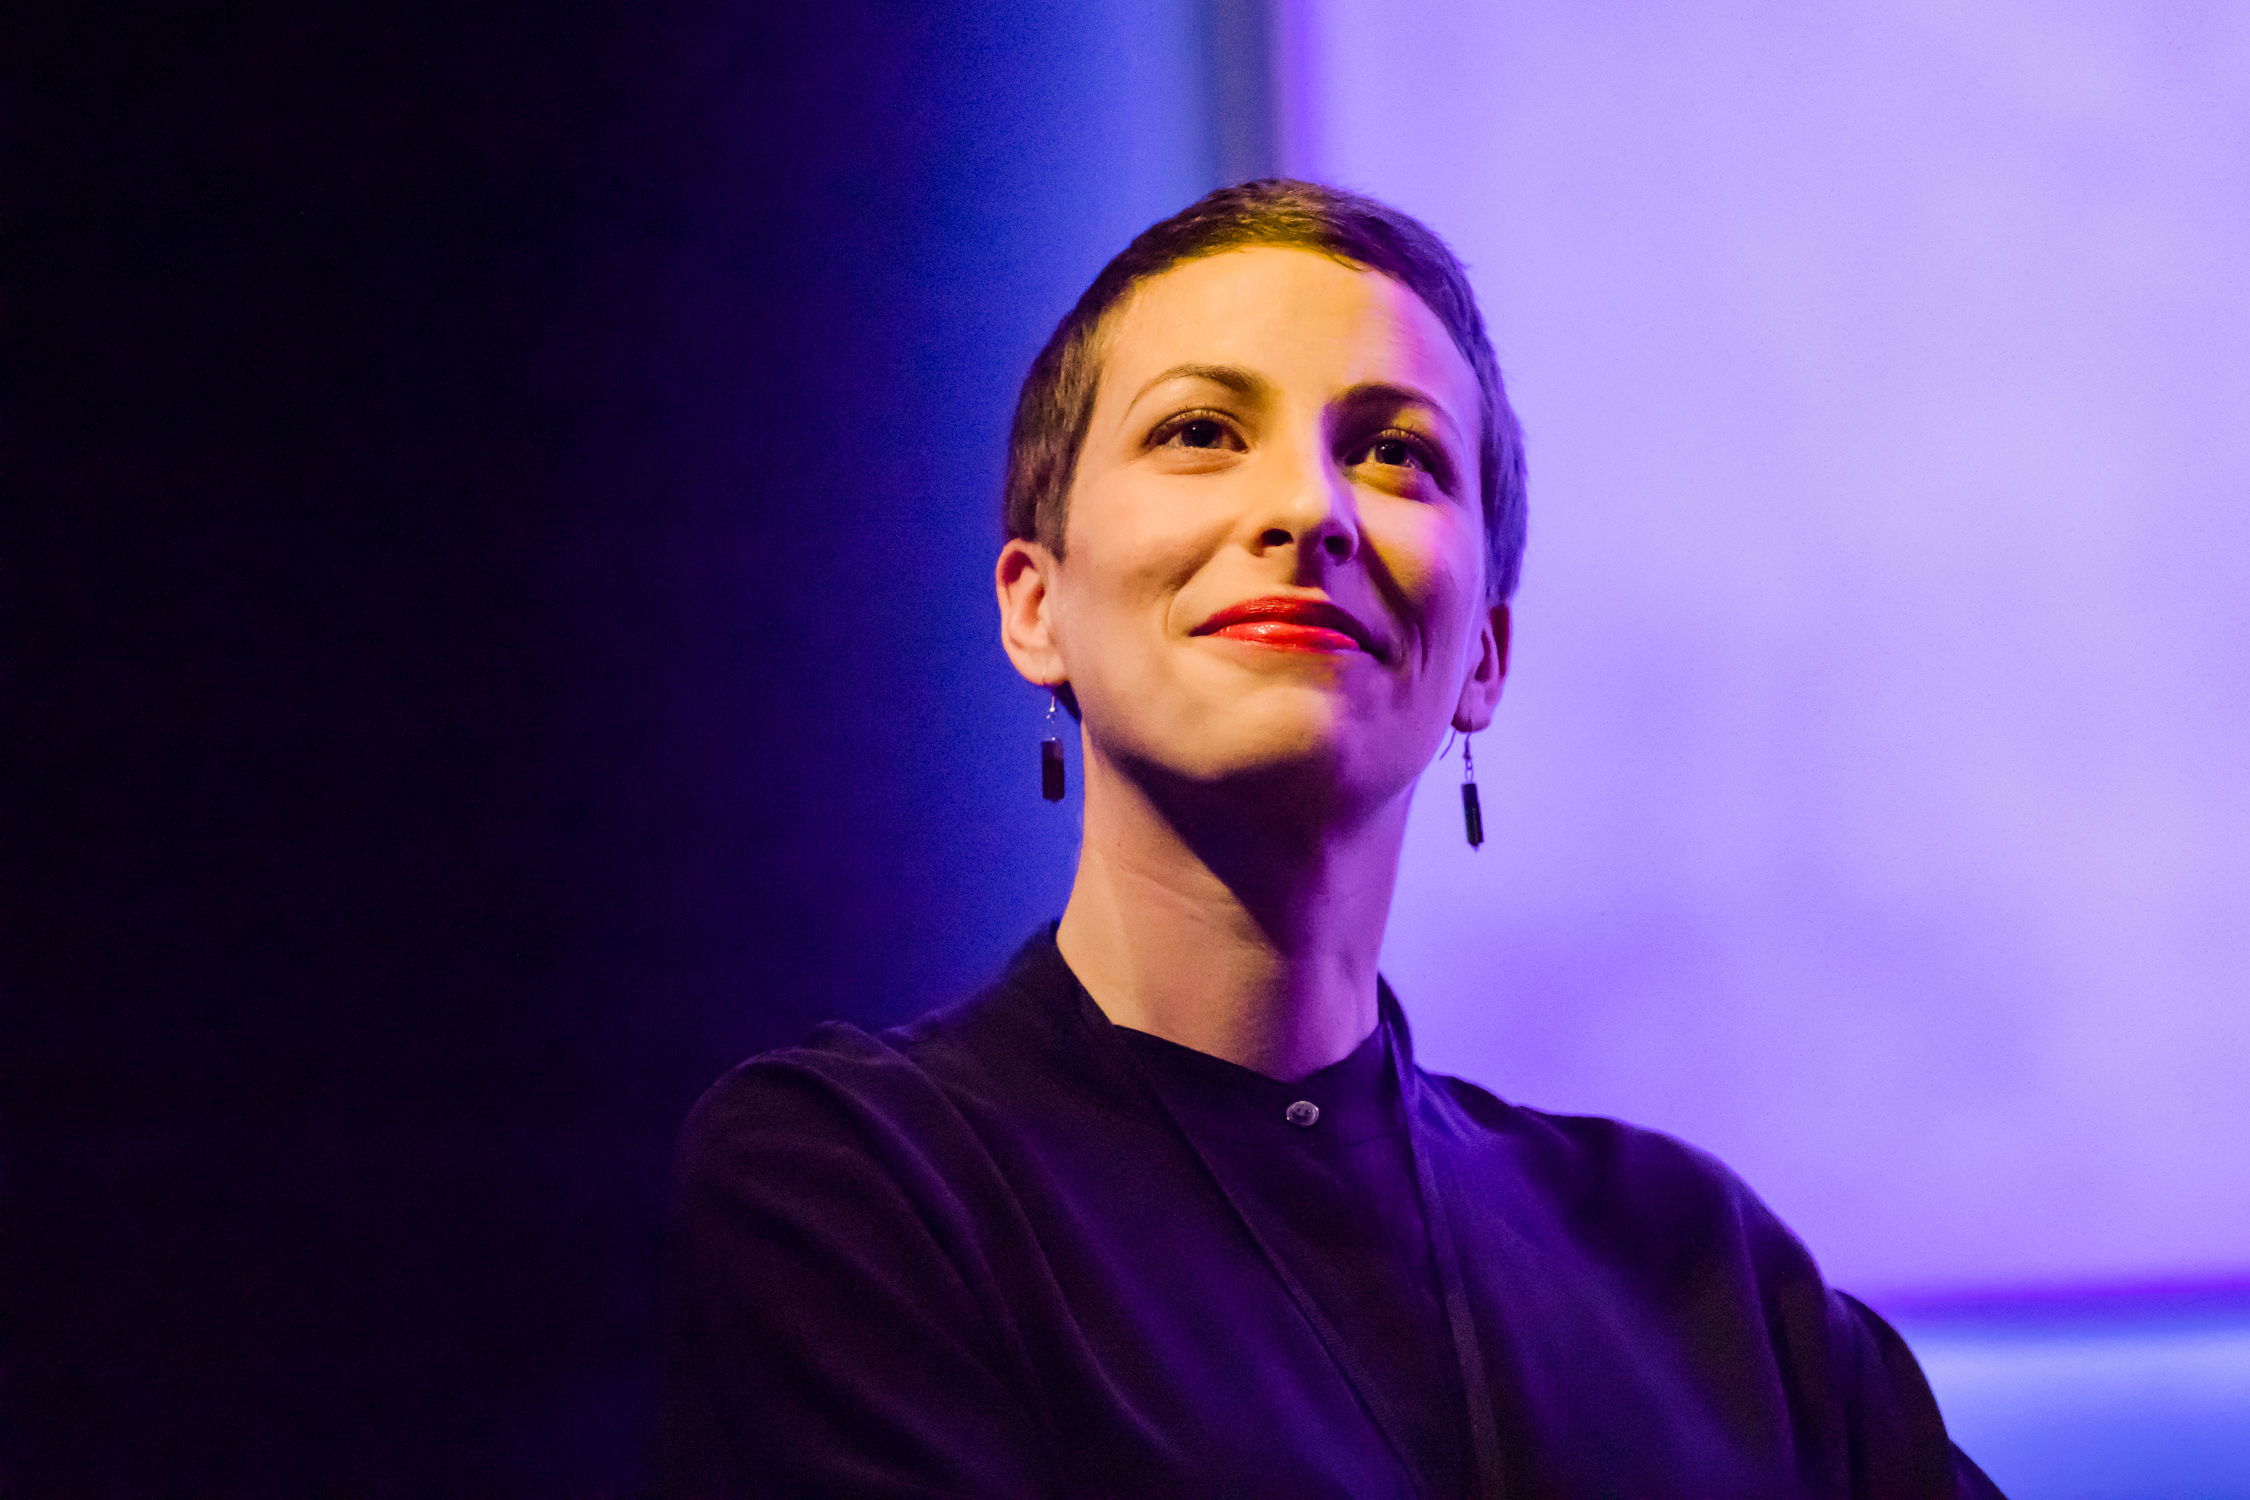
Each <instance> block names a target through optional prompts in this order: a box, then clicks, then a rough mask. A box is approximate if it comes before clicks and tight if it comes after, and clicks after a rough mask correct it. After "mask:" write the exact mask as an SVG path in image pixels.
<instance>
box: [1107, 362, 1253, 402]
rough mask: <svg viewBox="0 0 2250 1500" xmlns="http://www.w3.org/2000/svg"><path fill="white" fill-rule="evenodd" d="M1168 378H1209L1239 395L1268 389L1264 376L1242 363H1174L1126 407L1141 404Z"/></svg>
mask: <svg viewBox="0 0 2250 1500" xmlns="http://www.w3.org/2000/svg"><path fill="white" fill-rule="evenodd" d="M1167 380H1208V381H1209V382H1211V384H1213V385H1223V386H1225V387H1226V388H1227V389H1228V390H1230V391H1232V392H1234V393H1235V394H1236V395H1237V396H1255V395H1258V394H1260V393H1262V392H1263V391H1264V390H1265V389H1266V382H1265V379H1264V377H1262V376H1259V375H1256V374H1253V373H1252V372H1251V371H1249V370H1245V369H1243V368H1242V367H1241V366H1240V365H1174V366H1172V368H1171V369H1169V370H1166V371H1164V372H1163V373H1162V374H1160V375H1158V376H1157V377H1156V378H1155V379H1154V380H1151V381H1150V382H1149V383H1148V384H1147V385H1144V386H1142V387H1141V388H1140V389H1139V390H1137V391H1135V392H1134V393H1133V399H1132V400H1131V401H1128V402H1126V403H1125V409H1126V410H1127V411H1131V410H1132V409H1133V408H1134V407H1136V406H1138V405H1140V402H1141V398H1142V397H1143V396H1146V395H1147V394H1148V393H1149V392H1150V391H1153V390H1155V389H1156V388H1157V387H1158V386H1160V385H1162V384H1164V382H1166V381H1167Z"/></svg>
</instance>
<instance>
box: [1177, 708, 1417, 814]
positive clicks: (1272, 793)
mask: <svg viewBox="0 0 2250 1500" xmlns="http://www.w3.org/2000/svg"><path fill="white" fill-rule="evenodd" d="M1191 718H1192V723H1190V724H1188V725H1186V726H1183V730H1184V732H1183V733H1182V734H1181V735H1180V736H1179V738H1178V739H1177V740H1176V741H1175V743H1174V744H1173V745H1171V746H1169V747H1166V749H1167V751H1168V752H1169V753H1161V754H1160V755H1159V756H1158V757H1157V758H1159V759H1161V760H1162V761H1163V763H1164V765H1165V768H1166V769H1167V770H1168V771H1169V772H1170V773H1171V774H1172V775H1173V776H1174V777H1176V778H1178V779H1179V780H1182V781H1186V782H1192V783H1195V784H1197V785H1200V786H1203V787H1205V788H1208V789H1210V790H1213V791H1218V790H1221V789H1224V790H1226V791H1229V792H1232V793H1236V794H1239V795H1241V796H1243V797H1245V798H1246V799H1250V800H1256V801H1271V802H1273V803H1275V804H1276V805H1290V806H1296V807H1300V808H1303V807H1349V806H1364V805H1367V804H1369V803H1374V802H1381V801H1384V800H1387V799H1388V798H1389V797H1390V796H1391V795H1393V794H1395V793H1396V792H1397V791H1398V790H1399V789H1400V787H1401V786H1404V785H1410V784H1411V782H1412V780H1413V778H1412V775H1411V774H1408V775H1406V776H1404V777H1403V778H1402V777H1400V776H1399V775H1398V774H1397V770H1396V767H1395V766H1394V765H1393V764H1392V763H1393V762H1394V761H1396V760H1398V759H1399V757H1398V756H1397V755H1395V754H1388V753H1385V751H1386V749H1387V747H1385V746H1383V745H1381V744H1379V743H1377V741H1378V738H1379V736H1378V733H1377V727H1376V726H1374V725H1371V724H1368V723H1366V722H1365V721H1364V720H1362V719H1360V718H1359V717H1358V716H1357V715H1355V714H1354V713H1353V712H1352V711H1351V705H1350V704H1349V703H1348V702H1347V701H1346V700H1345V699H1343V698H1342V697H1341V696H1340V695H1339V694H1337V693H1336V692H1335V691H1334V690H1332V689H1312V688H1305V689H1294V688H1279V689H1269V690H1267V691H1262V692H1258V693H1255V694H1251V695H1249V697H1248V698H1247V699H1244V700H1239V701H1236V702H1234V703H1229V704H1224V705H1212V706H1211V707H1210V708H1208V709H1207V710H1206V711H1204V712H1201V713H1198V714H1195V715H1192V716H1191Z"/></svg>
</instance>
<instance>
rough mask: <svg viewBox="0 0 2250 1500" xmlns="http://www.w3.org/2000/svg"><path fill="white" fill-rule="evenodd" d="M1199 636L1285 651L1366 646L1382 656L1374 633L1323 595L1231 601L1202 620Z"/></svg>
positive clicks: (1332, 650) (1334, 650)
mask: <svg viewBox="0 0 2250 1500" xmlns="http://www.w3.org/2000/svg"><path fill="white" fill-rule="evenodd" d="M1193 633H1194V634H1196V635H1216V636H1223V637H1224V638H1226V639H1227V640H1230V641H1246V642H1249V643H1250V644H1252V645H1257V646H1270V647H1272V648H1274V649H1276V650H1281V651H1314V652H1320V653H1323V654H1327V655H1341V654H1343V653H1345V652H1350V651H1364V652H1366V653H1367V654H1368V655H1369V656H1373V657H1377V658H1380V657H1381V655H1382V653H1381V652H1379V651H1377V650H1376V649H1375V638H1374V637H1373V636H1372V635H1371V634H1369V632H1368V629H1367V627H1366V626H1364V625H1362V624H1360V623H1359V621H1358V620H1357V619H1355V618H1353V617H1352V615H1351V613H1350V612H1349V611H1348V610H1345V609H1343V608H1341V607H1339V606H1337V605H1334V604H1331V603H1329V602H1328V601H1327V600H1325V599H1292V598H1289V597H1287V596H1285V595H1279V594H1277V595H1273V596H1271V597H1268V598H1264V599H1249V600H1245V601H1244V602H1242V603H1240V604H1234V605H1229V606H1228V607H1227V608H1225V609H1222V610H1220V611H1219V612H1218V613H1217V614H1215V615H1213V616H1211V618H1210V619H1208V620H1205V621H1204V622H1203V623H1202V624H1201V625H1198V626H1197V627H1196V628H1195V630H1194V632H1193Z"/></svg>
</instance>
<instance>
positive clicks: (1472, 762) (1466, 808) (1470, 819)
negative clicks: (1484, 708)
mask: <svg viewBox="0 0 2250 1500" xmlns="http://www.w3.org/2000/svg"><path fill="white" fill-rule="evenodd" d="M1461 821H1462V823H1463V824H1464V825H1466V826H1467V828H1468V830H1469V847H1470V848H1471V849H1474V848H1476V847H1477V846H1478V845H1479V844H1482V843H1483V842H1484V809H1483V808H1481V807H1479V806H1478V805H1477V761H1476V757H1475V756H1474V755H1471V754H1470V753H1469V737H1468V736H1467V735H1465V734H1464V735H1462V736H1461Z"/></svg>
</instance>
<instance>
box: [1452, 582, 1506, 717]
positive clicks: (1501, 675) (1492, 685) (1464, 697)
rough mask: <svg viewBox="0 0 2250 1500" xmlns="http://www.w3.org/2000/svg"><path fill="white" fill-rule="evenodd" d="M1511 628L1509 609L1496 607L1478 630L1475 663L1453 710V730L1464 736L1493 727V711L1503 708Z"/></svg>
mask: <svg viewBox="0 0 2250 1500" xmlns="http://www.w3.org/2000/svg"><path fill="white" fill-rule="evenodd" d="M1509 624H1510V621H1509V618H1508V606H1507V605H1505V604H1495V605H1493V606H1492V612H1491V613H1490V614H1489V615H1487V616H1486V617H1485V620H1484V623H1483V624H1482V625H1480V626H1479V627H1478V629H1477V645H1476V651H1477V655H1476V662H1475V665H1474V666H1473V667H1472V668H1471V669H1470V672H1469V680H1468V681H1467V682H1465V683H1463V684H1461V699H1460V701H1459V702H1458V703H1456V704H1455V705H1454V707H1453V727H1454V728H1455V729H1458V730H1460V731H1461V732H1462V733H1463V734H1474V733H1476V731H1478V730H1480V729H1482V728H1484V726H1485V725H1487V724H1489V723H1491V722H1492V711H1493V710H1494V709H1495V708H1498V707H1499V706H1500V684H1501V683H1502V682H1504V681H1505V680H1506V679H1507V676H1508V638H1509Z"/></svg>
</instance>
